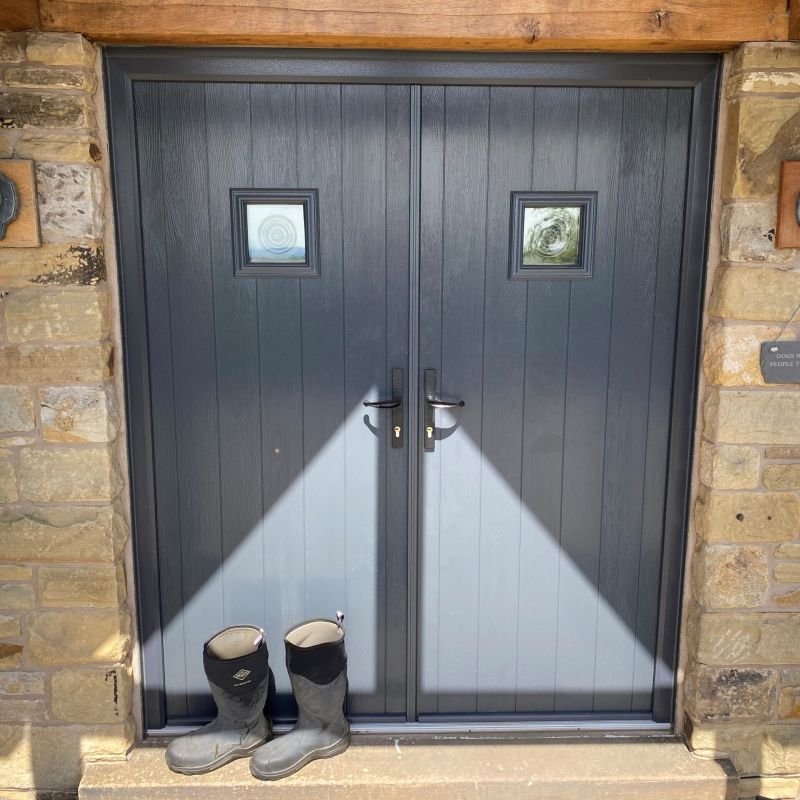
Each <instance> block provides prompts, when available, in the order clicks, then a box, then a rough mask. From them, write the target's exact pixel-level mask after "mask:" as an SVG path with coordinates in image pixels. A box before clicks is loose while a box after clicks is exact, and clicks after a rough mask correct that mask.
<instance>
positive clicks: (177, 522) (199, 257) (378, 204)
mask: <svg viewBox="0 0 800 800" xmlns="http://www.w3.org/2000/svg"><path fill="white" fill-rule="evenodd" d="M134 96H135V109H136V114H137V141H138V144H139V150H140V160H139V173H140V176H139V179H140V182H141V186H142V218H143V249H144V269H145V278H146V286H147V298H146V299H147V309H148V346H149V353H150V362H151V374H152V375H153V384H152V388H151V391H152V409H153V428H154V449H155V486H156V499H157V509H158V517H157V522H158V549H159V554H158V557H159V564H160V570H161V590H160V591H161V598H160V600H161V609H162V636H163V647H164V668H165V681H166V687H165V688H166V692H165V693H166V705H167V717H168V720H169V721H170V722H171V723H176V722H177V723H180V722H181V721H182V720H187V719H202V718H204V717H207V716H209V715H210V714H211V713H212V711H213V705H212V704H211V701H210V698H209V696H208V689H207V686H206V682H205V678H204V676H203V675H202V663H201V659H200V652H201V648H202V643H203V641H204V640H205V639H206V638H207V637H208V636H209V635H210V634H211V633H213V632H214V631H215V630H217V629H218V628H220V627H222V626H224V625H230V624H233V623H241V622H247V621H252V622H254V623H256V624H259V625H264V627H265V628H266V629H267V631H268V635H269V645H270V649H271V651H272V658H271V664H272V667H273V669H274V670H275V672H276V680H277V688H278V693H279V695H278V700H277V703H276V705H275V711H276V713H277V716H278V717H290V716H291V715H292V713H293V710H292V704H291V702H290V697H289V686H288V679H287V676H286V673H285V668H284V666H283V644H282V642H281V640H280V636H281V634H282V633H283V632H284V631H285V630H286V629H287V628H289V627H290V626H291V625H293V624H296V623H297V622H298V621H300V620H302V619H306V618H310V617H316V616H328V617H330V616H332V615H333V614H334V613H335V612H336V610H337V609H341V610H342V611H344V613H345V619H346V624H347V629H348V650H349V654H350V671H349V679H350V711H351V713H352V714H354V715H361V714H366V715H378V716H382V715H393V714H394V715H397V714H403V713H404V711H405V702H406V698H405V677H406V676H405V668H404V665H405V661H406V656H405V653H406V614H405V593H406V583H407V557H406V530H407V515H406V510H405V498H406V494H407V473H408V465H407V452H408V451H407V450H406V449H404V450H397V449H392V448H390V447H389V431H388V426H389V415H388V414H387V413H386V412H383V411H377V410H370V411H369V412H368V413H365V409H364V408H363V406H362V401H363V400H365V399H375V398H376V397H378V396H386V395H388V394H390V393H391V369H392V368H393V367H401V368H403V369H404V370H407V342H408V322H407V320H408V267H407V265H408V259H409V253H408V248H409V219H408V192H409V158H410V155H409V154H410V130H409V124H410V123H409V119H410V115H409V104H410V90H409V88H408V87H383V86H345V87H340V86H336V85H307V86H306V85H297V86H294V85H279V84H276V85H268V84H253V85H243V84H240V85H231V84H193V83H174V84H172V83H140V84H137V85H136V86H135V95H134ZM234 187H258V188H275V189H278V188H315V189H317V190H318V192H319V208H320V231H319V245H320V261H321V264H322V269H321V275H320V277H319V278H318V279H291V278H289V279H285V278H246V279H243V278H234V276H233V268H232V261H231V229H230V226H231V215H230V199H229V191H230V189H231V188H234ZM398 665H402V667H401V668H398Z"/></svg>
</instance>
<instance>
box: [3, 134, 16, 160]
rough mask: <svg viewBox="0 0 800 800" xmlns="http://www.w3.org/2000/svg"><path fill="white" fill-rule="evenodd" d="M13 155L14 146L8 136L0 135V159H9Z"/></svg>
mask: <svg viewBox="0 0 800 800" xmlns="http://www.w3.org/2000/svg"><path fill="white" fill-rule="evenodd" d="M13 155H14V145H13V143H12V140H11V138H10V137H9V136H6V135H5V134H3V133H0V158H11V156H13Z"/></svg>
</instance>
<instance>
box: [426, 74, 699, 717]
mask: <svg viewBox="0 0 800 800" xmlns="http://www.w3.org/2000/svg"><path fill="white" fill-rule="evenodd" d="M690 101H691V92H690V91H689V90H678V89H670V90H668V89H588V88H536V89H534V88H495V87H492V88H478V87H469V88H465V87H447V88H440V87H430V88H428V87H426V88H423V90H422V131H421V148H422V150H421V163H422V176H421V180H422V191H421V204H422V205H421V230H422V240H421V254H420V256H421V259H420V264H421V277H420V282H421V283H420V314H421V319H420V366H421V368H423V369H425V368H436V369H437V372H438V376H439V386H440V392H441V393H442V394H443V395H444V396H448V395H450V396H453V397H457V398H461V399H463V400H465V402H466V406H465V407H464V408H463V409H458V410H455V411H453V412H444V413H442V412H437V414H438V417H437V426H440V427H439V428H438V429H437V439H438V440H437V442H436V451H435V452H433V453H423V454H422V463H421V470H420V474H421V514H420V553H421V556H420V595H421V596H420V620H419V625H420V645H419V648H420V649H419V660H420V678H419V685H420V692H419V708H420V712H421V714H422V716H423V717H426V716H427V715H436V714H439V715H441V714H475V713H481V712H493V713H501V714H502V713H506V714H507V713H523V714H539V713H545V714H553V713H567V712H583V713H595V712H597V713H603V714H606V715H607V714H609V713H611V714H614V713H619V712H623V713H625V712H627V713H634V714H637V713H638V714H641V715H643V716H646V715H648V714H649V711H650V707H651V703H652V685H653V671H654V656H653V653H654V650H655V631H656V626H657V621H658V620H657V616H658V614H657V605H658V585H659V578H660V563H661V562H660V558H661V556H660V553H661V545H662V542H663V514H664V501H665V486H666V463H667V452H666V443H667V437H668V431H669V414H670V402H669V397H670V394H671V392H670V387H671V384H672V372H673V361H674V354H673V349H674V336H675V320H676V315H677V287H678V284H679V275H680V256H681V250H680V241H681V225H682V219H683V208H684V187H685V180H686V170H687V143H688V125H689V117H690ZM526 190H534V191H545V192H552V191H559V190H581V191H596V192H597V193H598V207H597V231H596V239H595V252H594V274H593V276H592V277H591V278H590V279H588V280H580V281H571V280H562V281H557V280H528V281H510V280H509V279H508V258H509V253H508V247H509V234H508V226H509V223H508V220H509V210H510V200H511V192H512V191H526Z"/></svg>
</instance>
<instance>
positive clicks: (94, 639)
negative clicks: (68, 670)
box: [28, 609, 130, 666]
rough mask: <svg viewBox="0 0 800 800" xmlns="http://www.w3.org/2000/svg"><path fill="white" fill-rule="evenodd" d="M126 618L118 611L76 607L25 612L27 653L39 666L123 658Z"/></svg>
mask: <svg viewBox="0 0 800 800" xmlns="http://www.w3.org/2000/svg"><path fill="white" fill-rule="evenodd" d="M129 644H130V617H129V616H128V615H127V614H125V613H121V612H119V611H111V610H105V609H91V610H90V609H80V610H70V611H37V612H34V613H32V614H29V615H28V655H29V657H30V659H31V661H32V662H33V663H34V664H39V665H42V666H54V665H59V666H60V665H69V664H92V663H97V662H103V661H108V662H112V663H116V662H118V661H122V660H124V659H125V656H126V655H127V652H128V646H129Z"/></svg>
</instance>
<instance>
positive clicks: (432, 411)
mask: <svg viewBox="0 0 800 800" xmlns="http://www.w3.org/2000/svg"><path fill="white" fill-rule="evenodd" d="M464 405H465V403H464V401H463V400H437V399H436V370H435V369H426V370H425V418H424V423H423V424H424V428H425V429H424V431H423V437H422V442H423V444H422V447H423V449H424V450H425V451H426V452H428V453H432V452H433V451H434V450H435V449H436V410H437V409H443V408H463V407H464Z"/></svg>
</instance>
